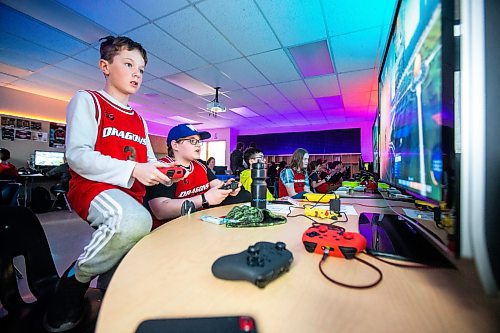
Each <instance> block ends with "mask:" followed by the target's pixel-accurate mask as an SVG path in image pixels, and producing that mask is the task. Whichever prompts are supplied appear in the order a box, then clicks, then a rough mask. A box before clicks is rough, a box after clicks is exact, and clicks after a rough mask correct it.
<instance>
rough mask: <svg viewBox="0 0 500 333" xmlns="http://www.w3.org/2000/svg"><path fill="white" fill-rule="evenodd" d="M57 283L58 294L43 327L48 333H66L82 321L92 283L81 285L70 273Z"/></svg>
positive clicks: (55, 295) (65, 274)
mask: <svg viewBox="0 0 500 333" xmlns="http://www.w3.org/2000/svg"><path fill="white" fill-rule="evenodd" d="M72 267H73V265H71V267H70V268H68V270H67V271H66V272H64V274H63V276H62V277H61V278H60V279H59V282H58V283H57V287H56V292H55V294H54V297H53V299H52V301H51V303H50V305H49V308H48V310H47V313H46V314H45V316H44V318H43V319H44V320H43V326H44V328H45V329H46V330H47V331H48V332H65V331H68V330H70V329H72V328H73V327H75V326H76V325H78V323H79V322H80V321H81V320H82V318H83V315H84V304H85V303H84V296H85V292H86V291H87V289H88V288H89V285H90V282H87V283H81V282H79V281H78V280H77V279H76V278H75V276H74V275H72V276H71V277H68V272H69V271H70V270H71V268H72Z"/></svg>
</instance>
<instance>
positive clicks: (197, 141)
mask: <svg viewBox="0 0 500 333" xmlns="http://www.w3.org/2000/svg"><path fill="white" fill-rule="evenodd" d="M176 141H177V142H182V141H189V143H190V144H192V145H193V146H196V145H201V140H198V139H180V140H176Z"/></svg>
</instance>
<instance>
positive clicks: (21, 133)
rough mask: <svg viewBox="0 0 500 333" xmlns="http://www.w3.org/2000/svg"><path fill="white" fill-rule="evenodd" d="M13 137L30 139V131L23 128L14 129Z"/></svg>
mask: <svg viewBox="0 0 500 333" xmlns="http://www.w3.org/2000/svg"><path fill="white" fill-rule="evenodd" d="M14 138H15V139H16V140H31V131H29V130H24V129H16V132H15V135H14Z"/></svg>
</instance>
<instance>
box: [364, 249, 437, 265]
mask: <svg viewBox="0 0 500 333" xmlns="http://www.w3.org/2000/svg"><path fill="white" fill-rule="evenodd" d="M363 253H364V254H366V255H367V256H369V257H372V258H374V259H377V260H378V261H381V262H383V263H386V264H388V265H391V266H396V267H403V268H425V269H429V268H431V269H432V268H438V267H434V266H428V265H424V264H418V263H417V265H405V264H400V263H397V262H392V261H388V260H384V259H382V258H381V257H380V256H376V255H373V254H370V253H367V252H366V251H365V252H363Z"/></svg>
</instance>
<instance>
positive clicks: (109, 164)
mask: <svg viewBox="0 0 500 333" xmlns="http://www.w3.org/2000/svg"><path fill="white" fill-rule="evenodd" d="M95 112H96V110H95V105H94V101H93V99H92V97H91V96H90V94H89V93H87V92H86V91H78V92H77V93H76V94H75V96H73V98H72V99H71V101H70V102H69V104H68V108H67V111H66V124H67V125H66V159H67V160H68V165H69V166H70V167H71V169H72V170H73V171H74V172H76V173H78V174H79V175H80V176H82V177H84V178H87V179H89V180H93V181H96V182H102V183H108V184H113V185H118V186H121V187H125V188H130V187H132V185H133V183H134V180H135V179H134V178H133V177H132V171H133V170H134V167H135V165H136V162H134V161H122V160H119V159H116V158H112V157H109V156H106V155H102V154H101V153H100V152H98V151H95V150H94V149H95V143H96V139H97V129H98V128H97V121H96V118H95ZM153 156H154V154H153ZM148 158H149V147H148Z"/></svg>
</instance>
